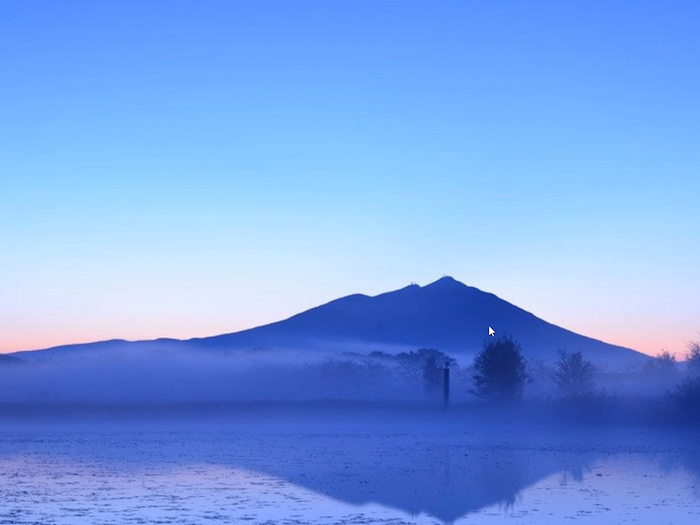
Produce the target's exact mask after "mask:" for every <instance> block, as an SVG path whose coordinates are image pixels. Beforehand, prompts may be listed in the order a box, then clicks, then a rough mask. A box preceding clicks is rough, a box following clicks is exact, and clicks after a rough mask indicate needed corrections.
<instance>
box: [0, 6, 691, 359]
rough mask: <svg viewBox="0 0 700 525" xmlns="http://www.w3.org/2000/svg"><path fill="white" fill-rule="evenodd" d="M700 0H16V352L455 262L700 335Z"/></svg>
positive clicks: (9, 92) (3, 328) (652, 345)
mask: <svg viewBox="0 0 700 525" xmlns="http://www.w3.org/2000/svg"><path fill="white" fill-rule="evenodd" d="M699 26H700V6H699V5H698V4H697V2H694V1H669V2H649V1H641V0H637V1H619V2H614V3H610V2H602V1H600V2H598V1H594V2H582V1H579V2H566V3H563V2H554V1H549V2H542V1H537V0H533V1H528V2H513V1H511V2H503V1H499V0H488V1H487V0H483V1H468V0H464V1H441V2H428V1H422V2H416V1H408V0H402V1H383V2H382V1H376V0H373V1H364V0H353V1H346V0H338V1H333V2H327V1H324V2H320V1H319V2H312V1H304V0H300V1H295V2H285V1H269V0H260V1H252V0H251V1H237V2H230V1H223V0H222V1H214V0H211V1H202V2H194V1H178V0H170V1H152V2H140V1H131V0H123V1H121V2H91V1H85V2H81V1H69V0H68V1H65V2H53V1H39V0H36V1H16V0H6V1H4V2H2V5H0V79H1V80H2V81H0V246H1V252H0V352H10V351H15V350H26V349H35V348H45V347H48V346H54V345H59V344H65V343H75V342H86V341H95V340H104V339H111V338H126V339H150V338H155V337H162V336H167V337H177V338H188V337H194V336H206V335H213V334H219V333H226V332H232V331H237V330H240V329H244V328H248V327H252V326H256V325H260V324H265V323H268V322H272V321H276V320H279V319H282V318H285V317H288V316H290V315H293V314H295V313H298V312H300V311H302V310H305V309H308V308H310V307H313V306H316V305H318V304H321V303H324V302H327V301H330V300H332V299H335V298H337V297H340V296H344V295H348V294H351V293H366V294H369V295H374V294H378V293H382V292H385V291H389V290H392V289H396V288H400V287H403V286H405V285H407V284H409V283H411V282H417V283H418V284H421V285H423V284H427V283H429V282H431V281H434V280H437V279H438V278H440V277H442V276H443V275H451V276H453V277H454V278H456V279H458V280H460V281H462V282H464V283H465V284H468V285H471V286H476V287H477V288H480V289H482V290H485V291H489V292H492V293H495V294H496V295H498V296H499V297H501V298H503V299H506V300H508V301H509V302H511V303H514V304H516V305H518V306H520V307H522V308H524V309H526V310H528V311H530V312H532V313H534V314H536V315H537V316H539V317H542V318H543V319H545V320H547V321H549V322H552V323H555V324H558V325H560V326H563V327H565V328H569V329H571V330H574V331H576V332H579V333H582V334H585V335H588V336H591V337H595V338H597V339H602V340H604V341H607V342H611V343H616V344H620V345H624V346H629V347H632V348H636V349H638V350H641V351H644V352H647V353H650V354H656V353H658V352H659V351H661V350H662V349H665V350H669V351H671V352H675V353H679V355H681V354H682V353H683V352H684V350H685V348H686V344H687V343H688V341H691V340H698V339H700V206H698V201H699V197H700V147H698V144H700V97H698V93H700V68H698V63H699V62H700V39H699V38H698V36H697V35H698V34H700V27H699Z"/></svg>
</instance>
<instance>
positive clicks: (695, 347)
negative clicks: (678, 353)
mask: <svg viewBox="0 0 700 525" xmlns="http://www.w3.org/2000/svg"><path fill="white" fill-rule="evenodd" d="M686 359H687V360H688V373H689V374H690V375H691V376H693V377H699V378H700V341H693V342H692V343H689V344H688V354H687V355H686Z"/></svg>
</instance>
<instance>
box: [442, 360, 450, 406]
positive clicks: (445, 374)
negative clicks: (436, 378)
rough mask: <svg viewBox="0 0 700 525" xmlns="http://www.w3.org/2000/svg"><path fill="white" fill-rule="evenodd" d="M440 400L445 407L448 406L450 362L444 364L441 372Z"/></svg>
mask: <svg viewBox="0 0 700 525" xmlns="http://www.w3.org/2000/svg"><path fill="white" fill-rule="evenodd" d="M442 399H443V401H444V402H445V406H446V407H447V406H450V362H449V361H447V362H445V369H444V370H443V371H442Z"/></svg>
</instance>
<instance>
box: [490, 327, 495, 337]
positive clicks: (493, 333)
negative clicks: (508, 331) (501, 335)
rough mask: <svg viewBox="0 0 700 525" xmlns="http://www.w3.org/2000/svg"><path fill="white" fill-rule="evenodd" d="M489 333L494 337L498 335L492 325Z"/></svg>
mask: <svg viewBox="0 0 700 525" xmlns="http://www.w3.org/2000/svg"><path fill="white" fill-rule="evenodd" d="M489 335H490V336H491V337H493V336H495V335H496V330H494V329H493V328H491V327H490V326H489Z"/></svg>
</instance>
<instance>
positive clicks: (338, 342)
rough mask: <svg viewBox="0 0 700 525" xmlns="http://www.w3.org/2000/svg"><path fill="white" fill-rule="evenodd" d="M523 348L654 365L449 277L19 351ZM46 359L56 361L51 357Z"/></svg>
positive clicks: (545, 356)
mask: <svg viewBox="0 0 700 525" xmlns="http://www.w3.org/2000/svg"><path fill="white" fill-rule="evenodd" d="M489 326H491V327H493V328H494V329H495V330H496V333H497V334H509V335H510V336H512V337H513V338H514V339H515V340H517V341H518V342H520V344H521V345H522V348H523V353H524V355H525V356H526V357H529V358H536V359H542V360H552V359H554V358H555V357H556V352H557V350H559V349H566V350H568V351H570V352H575V351H580V352H582V353H583V354H584V356H585V357H586V358H587V359H590V360H592V361H594V362H596V363H605V364H612V365H615V364H622V363H626V362H634V361H640V360H644V359H646V356H645V355H644V354H641V353H639V352H637V351H634V350H632V349H629V348H624V347H620V346H615V345H611V344H607V343H604V342H602V341H599V340H596V339H592V338H590V337H585V336H582V335H579V334H576V333H574V332H571V331H569V330H566V329H564V328H560V327H558V326H555V325H553V324H551V323H548V322H546V321H544V320H542V319H540V318H538V317H536V316H535V315H533V314H531V313H529V312H527V311H525V310H523V309H521V308H518V307H517V306H514V305H512V304H510V303H508V302H507V301H504V300H503V299H500V298H499V297H497V296H495V295H493V294H490V293H487V292H483V291H481V290H479V289H477V288H474V287H471V286H466V285H465V284H463V283H461V282H459V281H456V280H455V279H453V278H451V277H443V278H442V279H439V280H437V281H435V282H433V283H431V284H428V285H426V286H418V285H416V284H412V285H410V286H406V287H405V288H401V289H399V290H395V291H392V292H388V293H383V294H381V295H377V296H373V297H370V296H367V295H362V294H355V295H350V296H347V297H343V298H340V299H336V300H334V301H331V302H329V303H327V304H324V305H321V306H318V307H315V308H312V309H310V310H307V311H305V312H302V313H300V314H297V315H295V316H293V317H290V318H288V319H286V320H283V321H278V322H275V323H271V324H268V325H264V326H260V327H257V328H252V329H248V330H243V331H240V332H235V333H230V334H223V335H217V336H213V337H204V338H194V339H189V340H185V341H180V340H175V339H157V340H154V341H140V342H127V341H122V340H114V341H103V342H99V343H89V344H81V345H67V346H62V347H55V348H52V349H48V350H44V351H34V352H17V353H16V354H15V355H17V356H20V357H22V358H30V359H32V358H39V357H40V354H46V352H50V353H51V355H52V356H54V357H58V356H59V355H71V354H73V353H75V352H78V351H79V353H85V352H86V351H90V352H92V351H95V352H96V354H97V355H99V354H102V353H105V352H108V351H109V350H121V349H123V348H131V349H134V350H135V349H136V348H140V347H144V346H148V347H150V348H153V347H160V348H186V349H209V350H229V351H235V350H262V349H269V350H285V349H296V350H313V351H356V352H368V351H374V350H382V351H388V352H392V351H403V350H412V349H417V348H437V349H440V350H442V351H444V352H447V353H450V354H456V355H459V354H464V355H473V354H474V353H476V352H478V351H479V350H480V348H481V346H482V344H483V342H484V340H485V339H486V338H487V337H488V327H489ZM44 357H48V356H47V355H44Z"/></svg>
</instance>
